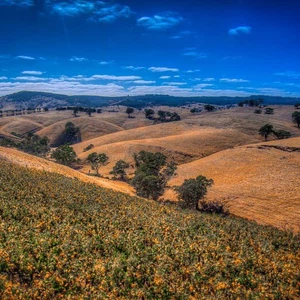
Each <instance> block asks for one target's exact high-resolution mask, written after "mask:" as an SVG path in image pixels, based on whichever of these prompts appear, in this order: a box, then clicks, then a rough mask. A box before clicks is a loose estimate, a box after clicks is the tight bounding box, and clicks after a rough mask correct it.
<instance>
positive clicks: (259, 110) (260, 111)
mask: <svg viewBox="0 0 300 300" xmlns="http://www.w3.org/2000/svg"><path fill="white" fill-rule="evenodd" d="M254 113H255V114H261V113H262V110H261V109H259V108H258V109H255V110H254Z"/></svg>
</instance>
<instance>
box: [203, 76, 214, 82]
mask: <svg viewBox="0 0 300 300" xmlns="http://www.w3.org/2000/svg"><path fill="white" fill-rule="evenodd" d="M203 81H205V82H212V81H215V78H213V77H208V78H203Z"/></svg>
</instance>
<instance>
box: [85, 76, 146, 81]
mask: <svg viewBox="0 0 300 300" xmlns="http://www.w3.org/2000/svg"><path fill="white" fill-rule="evenodd" d="M94 79H101V80H115V81H132V80H140V79H142V78H141V77H140V76H115V75H93V76H92V77H91V80H94Z"/></svg>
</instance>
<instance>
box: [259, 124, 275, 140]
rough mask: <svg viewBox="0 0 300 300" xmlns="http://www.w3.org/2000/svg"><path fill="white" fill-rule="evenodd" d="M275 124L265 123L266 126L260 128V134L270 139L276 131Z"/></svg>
mask: <svg viewBox="0 0 300 300" xmlns="http://www.w3.org/2000/svg"><path fill="white" fill-rule="evenodd" d="M273 128H274V127H273V125H270V124H265V125H264V126H262V127H261V128H260V129H259V131H258V132H259V134H260V135H261V136H263V137H264V138H265V140H267V139H268V136H269V135H270V134H272V133H274V129H273Z"/></svg>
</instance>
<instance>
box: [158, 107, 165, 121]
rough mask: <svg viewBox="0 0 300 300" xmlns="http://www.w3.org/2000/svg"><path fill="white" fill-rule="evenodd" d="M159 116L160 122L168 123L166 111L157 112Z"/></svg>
mask: <svg viewBox="0 0 300 300" xmlns="http://www.w3.org/2000/svg"><path fill="white" fill-rule="evenodd" d="M157 114H158V116H159V120H160V121H162V122H164V121H166V118H167V114H166V111H164V110H159V111H158V112H157Z"/></svg>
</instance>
